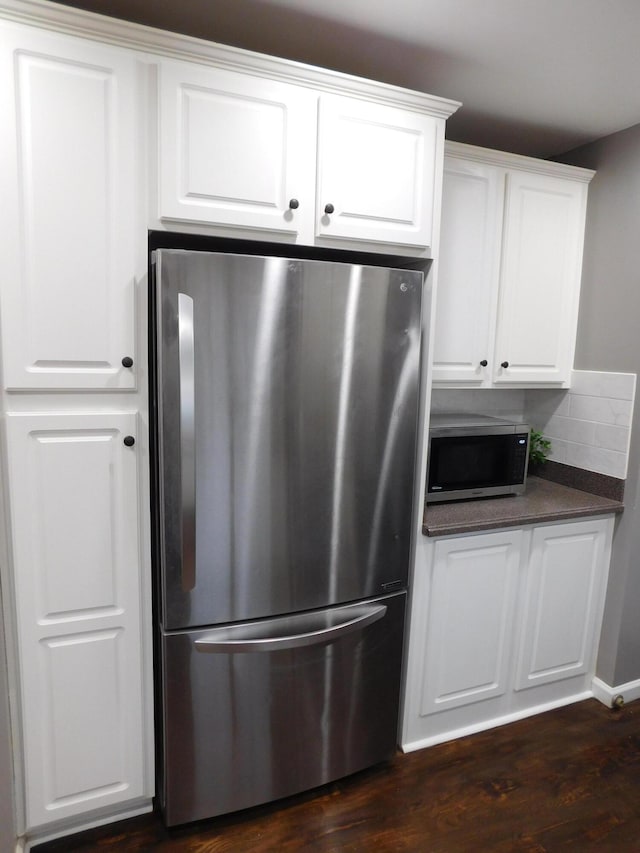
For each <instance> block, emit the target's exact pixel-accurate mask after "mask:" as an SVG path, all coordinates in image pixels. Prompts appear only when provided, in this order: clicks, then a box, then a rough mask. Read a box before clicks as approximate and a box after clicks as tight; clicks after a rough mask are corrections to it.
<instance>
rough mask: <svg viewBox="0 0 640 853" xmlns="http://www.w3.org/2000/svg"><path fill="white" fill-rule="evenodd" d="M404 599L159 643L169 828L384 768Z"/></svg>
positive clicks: (393, 727)
mask: <svg viewBox="0 0 640 853" xmlns="http://www.w3.org/2000/svg"><path fill="white" fill-rule="evenodd" d="M405 598H406V593H404V592H402V593H397V594H395V595H391V596H386V597H383V598H380V599H378V600H376V601H368V602H361V603H359V604H355V605H349V606H346V607H345V606H343V607H334V608H331V609H330V610H327V611H320V612H315V613H312V614H301V615H297V616H293V617H286V618H284V619H269V620H261V621H260V622H254V623H245V624H244V625H241V626H237V625H236V626H232V628H230V629H228V628H225V629H223V631H222V632H220V630H219V629H202V630H197V631H189V632H176V633H172V634H167V635H164V637H163V645H164V679H165V680H164V685H163V694H164V695H163V716H164V720H163V723H164V726H163V727H164V743H163V749H164V758H165V761H164V770H165V778H164V780H163V785H162V788H163V790H162V792H161V796H162V798H163V801H164V802H163V808H164V812H165V820H166V823H167V824H168V825H169V826H172V825H175V824H180V823H186V822H188V821H193V820H200V819H203V818H206V817H213V816H215V815H219V814H224V813H226V812H231V811H235V810H237V809H243V808H247V807H249V806H254V805H258V804H259V803H264V802H268V801H271V800H275V799H278V798H280V797H285V796H288V795H290V794H295V793H297V792H299V791H304V790H307V789H310V788H313V787H316V786H318V785H322V784H324V783H326V782H329V781H331V780H333V779H338V778H340V777H342V776H345V775H347V774H349V773H353V772H355V771H357V770H361V769H362V768H364V767H367V766H370V765H372V764H375V763H377V762H379V761H383V760H385V759H388V758H390V757H391V756H392V755H393V754H394V751H395V748H396V742H397V719H398V703H399V692H400V671H401V658H402V645H403V624H404V612H405ZM221 633H222V635H221ZM225 643H226V644H227V645H226V646H225ZM229 643H230V647H229ZM229 648H230V649H231V650H229ZM254 649H255V650H254Z"/></svg>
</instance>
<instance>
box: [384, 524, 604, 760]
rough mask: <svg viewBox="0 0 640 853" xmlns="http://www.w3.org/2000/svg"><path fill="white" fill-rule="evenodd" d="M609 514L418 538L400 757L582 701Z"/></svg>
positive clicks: (600, 597) (598, 613)
mask: <svg viewBox="0 0 640 853" xmlns="http://www.w3.org/2000/svg"><path fill="white" fill-rule="evenodd" d="M612 531H613V516H607V517H598V518H592V519H588V520H579V521H571V522H557V523H551V524H541V525H536V526H530V527H522V528H505V529H502V530H498V531H495V532H488V533H480V534H469V535H463V536H453V537H444V538H438V539H427V538H425V537H423V539H422V540H421V541H420V542H419V546H418V555H417V562H416V571H415V577H414V584H413V592H412V605H411V622H410V635H409V650H408V659H407V667H406V687H405V701H404V716H403V726H402V737H401V742H402V747H403V749H404V750H405V751H410V750H412V749H418V748H420V747H423V746H429V745H431V744H434V743H439V742H441V741H445V740H450V739H452V738H454V737H458V736H462V735H465V734H470V733H471V732H473V731H479V730H481V729H485V728H490V727H492V726H495V725H500V724H502V723H506V722H510V721H511V720H514V719H517V718H518V717H524V716H528V715H530V714H533V713H537V712H539V711H543V710H547V709H548V708H550V707H554V706H557V705H562V704H567V703H569V702H572V701H577V700H579V699H583V698H586V697H587V696H588V695H590V691H591V679H592V677H593V674H594V669H595V662H596V654H597V644H598V638H599V633H600V625H601V621H602V611H603V606H604V595H605V590H606V581H607V574H608V569H609V557H610V551H611V536H612Z"/></svg>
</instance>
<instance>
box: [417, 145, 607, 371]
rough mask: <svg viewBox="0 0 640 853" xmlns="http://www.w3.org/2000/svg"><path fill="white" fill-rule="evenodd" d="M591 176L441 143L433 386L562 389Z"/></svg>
mask: <svg viewBox="0 0 640 853" xmlns="http://www.w3.org/2000/svg"><path fill="white" fill-rule="evenodd" d="M592 176H593V172H591V171H589V170H586V169H578V168H574V167H571V166H564V165H561V164H558V163H549V162H546V161H541V160H533V159H531V158H528V157H518V156H515V155H510V154H503V153H501V152H493V151H488V150H486V149H482V148H473V147H472V146H468V145H459V144H455V143H448V144H447V154H446V157H445V179H444V187H443V211H442V230H441V243H440V261H439V263H440V266H439V272H438V296H437V305H436V337H435V350H434V371H433V379H434V382H436V383H438V384H439V385H442V386H448V387H499V386H510V387H527V386H529V387H541V386H554V387H567V385H568V383H569V378H570V375H571V369H572V367H573V353H574V348H575V337H576V328H577V321H578V301H579V294H580V276H581V265H582V246H583V240H584V221H585V214H586V201H587V186H588V182H589V180H590V179H591V177H592Z"/></svg>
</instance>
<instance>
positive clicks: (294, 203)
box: [289, 198, 300, 210]
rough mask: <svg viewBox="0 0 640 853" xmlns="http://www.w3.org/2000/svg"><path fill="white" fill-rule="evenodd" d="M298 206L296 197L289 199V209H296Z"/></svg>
mask: <svg viewBox="0 0 640 853" xmlns="http://www.w3.org/2000/svg"><path fill="white" fill-rule="evenodd" d="M299 207H300V202H299V201H298V199H297V198H291V199H289V210H297V209H298V208H299Z"/></svg>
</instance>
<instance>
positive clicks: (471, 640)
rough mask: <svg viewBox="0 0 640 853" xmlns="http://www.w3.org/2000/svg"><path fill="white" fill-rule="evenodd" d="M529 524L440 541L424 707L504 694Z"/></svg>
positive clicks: (431, 708) (452, 705) (443, 706)
mask: <svg viewBox="0 0 640 853" xmlns="http://www.w3.org/2000/svg"><path fill="white" fill-rule="evenodd" d="M521 540H522V531H521V530H516V531H509V532H506V533H491V534H483V535H479V536H474V537H470V538H461V539H459V540H444V541H442V542H438V543H437V544H436V546H435V556H434V566H433V575H432V584H431V595H430V598H429V602H428V616H427V626H428V627H427V634H426V643H425V657H424V674H423V684H422V703H421V709H420V713H421V714H422V715H426V714H432V713H434V712H436V711H443V710H445V709H451V708H456V707H459V706H461V705H467V704H471V703H474V702H478V701H480V700H482V699H488V698H490V697H496V696H501V695H503V694H504V693H505V691H506V690H507V689H508V687H509V684H508V676H509V664H510V658H509V649H510V636H511V629H512V620H513V605H514V597H515V593H516V584H517V572H518V567H519V563H520V549H521Z"/></svg>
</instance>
